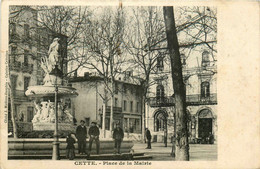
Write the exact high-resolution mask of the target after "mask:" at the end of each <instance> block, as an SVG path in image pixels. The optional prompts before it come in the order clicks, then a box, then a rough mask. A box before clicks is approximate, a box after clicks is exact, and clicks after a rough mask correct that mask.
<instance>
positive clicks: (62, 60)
mask: <svg viewBox="0 0 260 169" xmlns="http://www.w3.org/2000/svg"><path fill="white" fill-rule="evenodd" d="M8 28H9V46H8V47H9V51H8V67H7V69H8V73H7V79H8V86H7V90H8V159H9V160H18V159H19V160H22V159H23V160H32V159H33V160H43V159H48V160H51V159H52V160H108V161H107V162H105V164H103V165H109V164H110V163H113V161H109V160H128V161H129V160H135V163H136V164H137V165H139V163H140V165H142V164H141V163H142V161H144V160H146V161H216V160H217V159H218V152H217V145H218V108H217V105H218V100H217V59H218V58H217V48H216V45H217V9H216V8H215V7H214V6H183V7H169V6H167V7H166V6H124V5H122V3H120V2H119V5H118V6H18V5H17V6H16V5H13V6H10V7H9V27H8ZM139 161H140V162H139ZM148 163H149V162H148ZM148 163H147V164H148ZM144 165H145V164H144Z"/></svg>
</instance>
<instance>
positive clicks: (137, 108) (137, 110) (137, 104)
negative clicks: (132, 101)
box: [136, 102, 140, 113]
mask: <svg viewBox="0 0 260 169" xmlns="http://www.w3.org/2000/svg"><path fill="white" fill-rule="evenodd" d="M139 107H140V103H139V102H136V112H137V113H139V111H140V110H139Z"/></svg>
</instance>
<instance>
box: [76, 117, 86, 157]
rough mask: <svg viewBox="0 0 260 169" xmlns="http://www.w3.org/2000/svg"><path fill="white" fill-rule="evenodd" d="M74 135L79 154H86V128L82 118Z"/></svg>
mask: <svg viewBox="0 0 260 169" xmlns="http://www.w3.org/2000/svg"><path fill="white" fill-rule="evenodd" d="M76 136H77V139H78V150H79V154H86V138H87V128H86V126H85V121H84V120H81V121H80V125H79V126H78V127H77V129H76Z"/></svg>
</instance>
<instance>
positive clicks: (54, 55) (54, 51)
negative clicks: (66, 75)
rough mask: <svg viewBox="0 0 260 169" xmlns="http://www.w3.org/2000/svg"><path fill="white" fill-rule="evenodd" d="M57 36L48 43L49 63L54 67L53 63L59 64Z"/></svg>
mask: <svg viewBox="0 0 260 169" xmlns="http://www.w3.org/2000/svg"><path fill="white" fill-rule="evenodd" d="M59 40H60V39H59V38H54V39H53V42H52V44H51V45H50V48H49V51H48V54H49V64H50V65H51V66H52V68H54V66H55V65H58V64H59V52H58V51H59V47H60V44H59Z"/></svg>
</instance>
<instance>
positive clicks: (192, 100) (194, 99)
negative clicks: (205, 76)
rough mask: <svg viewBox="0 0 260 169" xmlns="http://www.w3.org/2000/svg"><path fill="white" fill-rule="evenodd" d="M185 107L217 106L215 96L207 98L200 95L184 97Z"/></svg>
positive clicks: (214, 94)
mask: <svg viewBox="0 0 260 169" xmlns="http://www.w3.org/2000/svg"><path fill="white" fill-rule="evenodd" d="M186 104H187V105H207V104H217V94H216V93H212V94H210V95H208V96H202V95H201V94H193V95H186Z"/></svg>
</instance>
